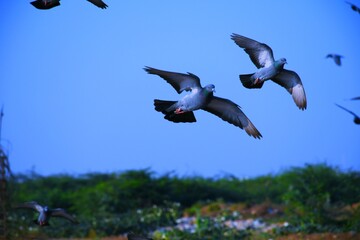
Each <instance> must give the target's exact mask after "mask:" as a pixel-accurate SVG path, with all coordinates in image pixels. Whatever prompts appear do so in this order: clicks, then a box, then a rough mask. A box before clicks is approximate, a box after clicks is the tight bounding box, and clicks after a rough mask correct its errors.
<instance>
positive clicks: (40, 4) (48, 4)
mask: <svg viewBox="0 0 360 240" xmlns="http://www.w3.org/2000/svg"><path fill="white" fill-rule="evenodd" d="M30 4H31V5H33V6H34V7H36V8H37V9H42V10H46V9H50V8H53V7H56V6H59V5H60V0H36V1H33V2H31V3H30Z"/></svg>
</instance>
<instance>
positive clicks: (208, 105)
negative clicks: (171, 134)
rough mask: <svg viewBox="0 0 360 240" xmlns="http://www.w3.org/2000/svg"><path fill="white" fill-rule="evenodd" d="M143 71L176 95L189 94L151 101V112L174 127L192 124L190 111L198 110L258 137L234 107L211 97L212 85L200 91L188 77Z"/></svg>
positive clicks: (195, 79)
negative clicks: (152, 107) (161, 81)
mask: <svg viewBox="0 0 360 240" xmlns="http://www.w3.org/2000/svg"><path fill="white" fill-rule="evenodd" d="M144 70H145V71H146V72H148V73H149V74H155V75H158V76H160V77H161V78H163V79H164V80H166V81H167V82H168V83H169V84H170V85H171V86H173V88H175V90H176V91H177V92H178V93H179V94H180V93H181V92H183V91H184V90H185V91H190V92H191V93H190V94H188V95H185V96H184V97H183V98H181V99H180V100H179V101H164V100H158V99H155V100H154V105H155V110H156V111H158V112H162V113H163V114H165V117H164V118H165V119H167V120H169V121H172V122H175V123H178V122H196V119H195V116H194V113H193V111H196V110H198V109H202V110H205V111H207V112H210V113H212V114H214V115H216V116H218V117H220V118H221V119H222V120H224V121H227V122H229V123H231V124H233V125H235V126H237V127H239V128H241V129H245V131H246V133H247V134H248V135H250V136H253V137H254V138H259V139H260V138H261V137H262V136H261V134H260V132H259V131H258V130H257V129H256V127H255V126H254V125H253V124H252V122H251V121H250V120H249V119H248V118H247V117H246V115H245V114H244V113H243V112H242V111H241V110H240V107H239V106H238V105H237V104H235V103H234V102H232V101H230V100H228V99H225V98H220V97H215V96H214V95H213V92H215V86H214V85H213V84H209V85H206V86H205V87H201V84H200V78H199V77H198V76H196V75H194V74H192V73H187V74H184V73H176V72H168V71H162V70H159V69H155V68H151V67H145V68H144Z"/></svg>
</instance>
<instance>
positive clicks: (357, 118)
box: [335, 103, 360, 124]
mask: <svg viewBox="0 0 360 240" xmlns="http://www.w3.org/2000/svg"><path fill="white" fill-rule="evenodd" d="M335 105H336V106H338V107H339V108H341V109H343V110H345V111H347V112H348V113H350V114H351V115H353V116H354V123H355V124H360V117H359V116H358V115H356V114H355V113H353V112H352V111H350V110H348V109H346V108H344V107H342V106H340V105H338V104H336V103H335Z"/></svg>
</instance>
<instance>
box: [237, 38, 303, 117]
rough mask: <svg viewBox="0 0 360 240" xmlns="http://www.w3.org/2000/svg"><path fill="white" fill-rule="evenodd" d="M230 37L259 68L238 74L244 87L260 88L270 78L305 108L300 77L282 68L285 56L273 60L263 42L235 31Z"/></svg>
mask: <svg viewBox="0 0 360 240" xmlns="http://www.w3.org/2000/svg"><path fill="white" fill-rule="evenodd" d="M231 39H232V40H234V42H235V43H236V44H237V45H238V46H239V47H241V48H243V49H244V51H245V52H246V53H247V54H248V55H249V57H250V59H251V61H252V62H253V63H254V64H255V66H256V67H257V68H258V69H259V70H258V71H257V72H255V73H251V74H241V75H240V81H241V83H242V85H243V86H244V87H246V88H262V86H263V84H264V82H265V81H266V80H269V79H270V80H272V81H273V82H275V83H277V84H279V85H280V86H282V87H284V88H285V89H286V90H287V91H288V92H289V93H290V94H291V95H292V97H293V99H294V102H295V104H296V106H298V108H299V109H301V110H305V109H306V107H307V101H306V95H305V90H304V87H303V84H302V82H301V79H300V77H299V75H298V74H297V73H296V72H294V71H290V70H286V69H284V65H285V64H286V63H287V62H286V59H285V58H280V59H279V60H276V61H275V59H274V55H273V51H272V49H271V48H270V47H269V46H268V45H266V44H265V43H260V42H258V41H255V40H253V39H250V38H247V37H244V36H241V35H239V34H235V33H233V34H232V35H231Z"/></svg>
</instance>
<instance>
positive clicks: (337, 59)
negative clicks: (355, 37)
mask: <svg viewBox="0 0 360 240" xmlns="http://www.w3.org/2000/svg"><path fill="white" fill-rule="evenodd" d="M326 58H332V59H333V60H334V62H335V64H336V65H338V66H341V58H343V56H341V55H339V54H334V53H329V54H328V55H326Z"/></svg>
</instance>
